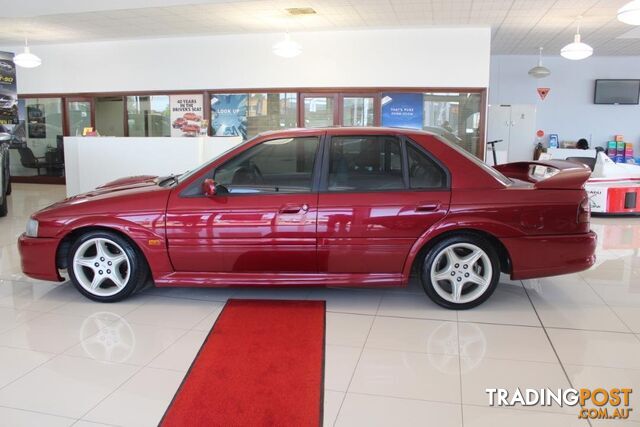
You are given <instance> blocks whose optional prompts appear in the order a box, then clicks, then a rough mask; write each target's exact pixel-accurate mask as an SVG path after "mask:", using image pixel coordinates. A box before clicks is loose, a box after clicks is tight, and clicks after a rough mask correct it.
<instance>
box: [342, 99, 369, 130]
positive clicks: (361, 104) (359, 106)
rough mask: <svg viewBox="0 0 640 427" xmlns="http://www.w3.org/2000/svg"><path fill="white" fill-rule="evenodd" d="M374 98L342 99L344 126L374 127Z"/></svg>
mask: <svg viewBox="0 0 640 427" xmlns="http://www.w3.org/2000/svg"><path fill="white" fill-rule="evenodd" d="M374 113H375V109H374V98H373V97H372V96H345V97H343V98H342V126H373V125H374V123H375V122H374Z"/></svg>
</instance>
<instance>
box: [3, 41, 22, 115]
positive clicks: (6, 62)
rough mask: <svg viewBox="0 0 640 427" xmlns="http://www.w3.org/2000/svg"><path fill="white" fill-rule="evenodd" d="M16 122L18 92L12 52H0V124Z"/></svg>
mask: <svg viewBox="0 0 640 427" xmlns="http://www.w3.org/2000/svg"><path fill="white" fill-rule="evenodd" d="M17 124H18V93H17V90H16V65H15V64H14V63H13V53H11V52H0V125H10V126H13V125H17Z"/></svg>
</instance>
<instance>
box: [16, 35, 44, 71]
mask: <svg viewBox="0 0 640 427" xmlns="http://www.w3.org/2000/svg"><path fill="white" fill-rule="evenodd" d="M13 63H14V64H16V65H17V66H18V67H22V68H35V67H38V66H40V64H42V60H41V59H40V58H39V57H37V56H36V55H34V54H33V53H31V49H29V45H28V44H27V40H26V39H25V41H24V52H22V53H19V54H17V55H15V56H14V57H13Z"/></svg>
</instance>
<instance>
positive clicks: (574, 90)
mask: <svg viewBox="0 0 640 427" xmlns="http://www.w3.org/2000/svg"><path fill="white" fill-rule="evenodd" d="M537 61H538V58H537V56H502V55H496V56H492V57H491V80H490V84H489V104H535V105H536V106H537V115H536V121H537V123H536V126H537V129H543V130H544V131H545V133H546V134H547V135H548V134H550V133H557V134H558V136H559V138H560V140H561V141H562V140H573V141H575V140H577V139H579V138H587V139H588V140H590V141H591V143H590V145H592V146H598V145H601V146H602V145H604V144H605V142H606V141H608V140H610V139H611V138H612V137H613V135H616V134H622V135H624V136H625V140H626V141H627V142H633V143H634V146H635V150H636V153H637V152H638V149H639V148H640V105H595V104H594V103H593V93H594V87H595V79H621V78H630V79H640V59H639V58H638V57H591V58H588V59H586V60H583V61H569V60H566V59H564V58H562V57H560V55H557V56H553V57H544V58H543V65H544V66H545V67H547V68H549V69H550V70H551V76H549V77H547V78H544V79H534V78H532V77H529V75H528V74H527V72H528V71H529V69H531V68H532V67H533V66H535V65H536V64H537ZM537 87H549V88H551V92H550V93H549V95H548V96H547V98H546V99H545V100H544V101H541V100H540V98H539V97H538V93H537V91H536V88H537ZM532 137H533V136H532Z"/></svg>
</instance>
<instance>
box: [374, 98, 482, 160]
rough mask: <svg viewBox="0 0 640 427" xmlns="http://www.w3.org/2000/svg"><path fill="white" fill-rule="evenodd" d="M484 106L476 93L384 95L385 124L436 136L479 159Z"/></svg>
mask: <svg viewBox="0 0 640 427" xmlns="http://www.w3.org/2000/svg"><path fill="white" fill-rule="evenodd" d="M481 105H482V95H481V94H480V93H475V92H473V93H469V92H426V93H420V92H389V93H383V94H382V100H381V119H382V120H381V123H382V126H386V127H401V128H409V129H422V130H426V131H429V132H433V133H436V134H438V135H440V136H442V137H444V138H446V139H448V140H449V141H451V142H453V143H454V144H456V145H458V146H460V147H462V148H463V149H465V150H466V151H468V152H470V153H472V154H474V155H475V154H477V153H481V152H482V149H481V147H479V144H480V143H481V129H480V116H481V113H480V109H481Z"/></svg>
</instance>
